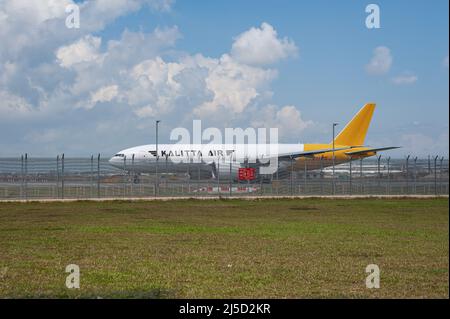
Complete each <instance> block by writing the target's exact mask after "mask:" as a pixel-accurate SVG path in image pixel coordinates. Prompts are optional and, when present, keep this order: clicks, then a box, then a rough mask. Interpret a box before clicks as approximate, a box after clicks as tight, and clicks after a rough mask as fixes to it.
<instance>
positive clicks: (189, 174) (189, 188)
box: [187, 153, 191, 195]
mask: <svg viewBox="0 0 450 319" xmlns="http://www.w3.org/2000/svg"><path fill="white" fill-rule="evenodd" d="M187 160H188V165H187V169H188V171H187V173H188V195H189V193H190V192H191V157H190V156H189V153H188V155H187Z"/></svg>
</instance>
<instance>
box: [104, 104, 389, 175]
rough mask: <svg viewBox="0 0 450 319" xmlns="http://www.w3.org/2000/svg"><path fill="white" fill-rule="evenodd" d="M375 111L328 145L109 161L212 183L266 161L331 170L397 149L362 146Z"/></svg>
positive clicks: (150, 153)
mask: <svg viewBox="0 0 450 319" xmlns="http://www.w3.org/2000/svg"><path fill="white" fill-rule="evenodd" d="M374 110H375V104H374V103H368V104H366V105H364V106H363V107H362V108H361V109H360V110H359V112H358V113H357V114H356V115H355V116H354V117H353V119H352V120H351V121H350V122H348V124H347V125H346V126H345V127H344V128H343V129H342V131H341V132H340V133H339V134H338V135H337V136H336V138H335V139H334V141H331V142H330V143H326V144H300V143H298V144H276V145H273V144H159V145H156V144H149V145H142V146H136V147H132V148H128V149H125V150H123V151H120V152H118V153H117V154H115V155H114V156H113V157H112V158H111V159H110V160H109V162H110V164H111V165H113V166H114V167H117V168H120V169H123V170H125V171H128V172H130V173H133V174H135V175H138V174H141V173H155V172H157V171H158V172H159V173H163V174H164V173H186V172H200V171H202V172H203V173H206V174H208V175H209V176H211V177H213V178H230V176H231V177H232V178H233V179H237V177H238V172H239V169H240V168H246V167H255V168H258V167H261V166H267V165H268V164H267V160H268V159H274V158H276V159H277V166H276V169H275V171H277V170H278V171H282V170H289V169H297V170H300V169H302V170H303V169H307V170H313V169H318V168H319V167H327V166H332V165H333V154H334V164H335V165H338V164H341V163H345V162H348V161H352V160H356V159H361V158H365V157H370V156H374V155H376V154H377V152H380V151H385V150H390V149H394V148H398V147H392V146H391V147H378V148H374V147H369V146H365V145H364V140H365V137H366V133H367V130H368V128H369V124H370V121H371V119H372V114H373V112H374ZM333 142H334V143H333ZM268 150H269V152H268Z"/></svg>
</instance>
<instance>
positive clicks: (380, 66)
mask: <svg viewBox="0 0 450 319" xmlns="http://www.w3.org/2000/svg"><path fill="white" fill-rule="evenodd" d="M392 60H393V59H392V55H391V50H390V49H389V48H387V47H385V46H379V47H377V48H375V50H374V51H373V56H372V59H371V60H370V62H369V64H367V65H366V71H367V73H368V74H370V75H382V74H386V73H387V72H389V70H390V69H391V66H392Z"/></svg>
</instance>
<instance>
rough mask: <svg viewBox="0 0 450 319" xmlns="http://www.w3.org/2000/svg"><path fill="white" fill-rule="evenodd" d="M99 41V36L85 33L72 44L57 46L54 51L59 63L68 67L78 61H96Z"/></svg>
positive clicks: (98, 55) (98, 57)
mask: <svg viewBox="0 0 450 319" xmlns="http://www.w3.org/2000/svg"><path fill="white" fill-rule="evenodd" d="M101 42H102V40H101V38H98V37H93V36H91V35H87V36H85V37H84V38H82V39H80V40H78V41H77V42H75V43H73V44H70V45H68V46H64V47H61V48H59V49H58V50H57V52H56V57H57V58H58V63H59V65H61V66H62V67H65V68H68V67H71V66H72V65H74V64H77V63H80V62H91V61H95V62H98V60H99V59H100V54H99V48H100V45H101Z"/></svg>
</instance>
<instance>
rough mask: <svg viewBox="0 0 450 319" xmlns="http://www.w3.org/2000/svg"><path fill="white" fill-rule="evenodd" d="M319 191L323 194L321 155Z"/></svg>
mask: <svg viewBox="0 0 450 319" xmlns="http://www.w3.org/2000/svg"><path fill="white" fill-rule="evenodd" d="M320 193H321V194H322V195H323V156H320Z"/></svg>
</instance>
